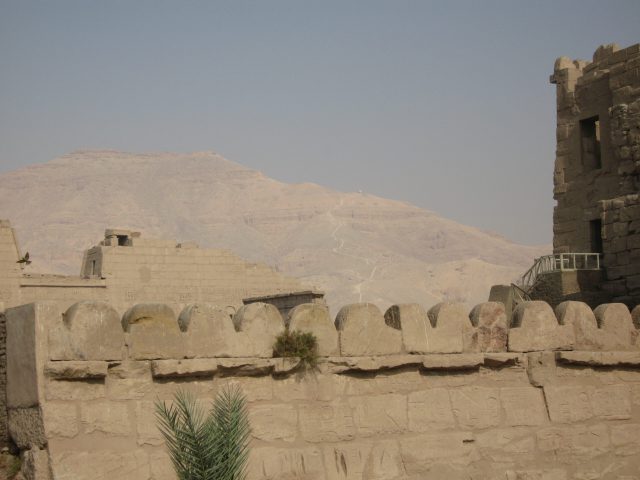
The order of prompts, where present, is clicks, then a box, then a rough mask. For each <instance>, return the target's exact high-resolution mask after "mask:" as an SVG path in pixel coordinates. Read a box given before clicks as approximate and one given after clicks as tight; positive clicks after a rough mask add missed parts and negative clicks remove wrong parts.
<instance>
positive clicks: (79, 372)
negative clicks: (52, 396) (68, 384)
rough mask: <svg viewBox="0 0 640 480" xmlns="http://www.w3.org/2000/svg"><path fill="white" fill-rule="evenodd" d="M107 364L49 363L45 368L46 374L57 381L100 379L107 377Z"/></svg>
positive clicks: (93, 362)
mask: <svg viewBox="0 0 640 480" xmlns="http://www.w3.org/2000/svg"><path fill="white" fill-rule="evenodd" d="M107 366H108V364H107V362H101V361H86V362H79V361H67V362H48V363H47V365H46V366H45V368H44V372H45V374H46V375H47V376H48V377H50V378H55V379H58V380H60V379H67V380H70V379H75V380H82V379H85V380H86V379H99V378H104V377H106V376H107Z"/></svg>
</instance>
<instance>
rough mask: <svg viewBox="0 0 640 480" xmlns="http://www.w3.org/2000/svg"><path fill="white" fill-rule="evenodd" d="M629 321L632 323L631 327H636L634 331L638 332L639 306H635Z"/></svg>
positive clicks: (639, 324) (639, 325) (639, 323)
mask: <svg viewBox="0 0 640 480" xmlns="http://www.w3.org/2000/svg"><path fill="white" fill-rule="evenodd" d="M631 320H632V321H633V326H634V327H636V330H640V305H636V306H635V308H634V309H633V310H632V311H631Z"/></svg>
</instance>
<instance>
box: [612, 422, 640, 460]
mask: <svg viewBox="0 0 640 480" xmlns="http://www.w3.org/2000/svg"><path fill="white" fill-rule="evenodd" d="M611 444H612V445H613V446H614V447H615V451H616V454H617V455H625V456H627V455H629V456H632V455H633V456H637V455H638V452H639V451H640V424H638V423H630V424H627V425H612V426H611Z"/></svg>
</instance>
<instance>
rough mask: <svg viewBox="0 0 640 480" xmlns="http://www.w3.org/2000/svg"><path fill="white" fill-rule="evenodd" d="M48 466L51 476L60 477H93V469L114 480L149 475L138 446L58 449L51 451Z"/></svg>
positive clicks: (92, 479)
mask: <svg viewBox="0 0 640 480" xmlns="http://www.w3.org/2000/svg"><path fill="white" fill-rule="evenodd" d="M51 467H52V468H51V469H52V470H53V472H54V478H56V479H61V480H63V479H64V480H66V479H73V480H96V472H108V473H109V477H110V478H113V479H116V478H117V479H118V480H141V479H148V478H149V459H148V457H147V454H146V453H145V452H144V451H142V450H135V451H133V452H129V451H109V450H93V451H67V452H61V453H56V454H52V455H51Z"/></svg>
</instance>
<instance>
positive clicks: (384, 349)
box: [335, 303, 402, 357]
mask: <svg viewBox="0 0 640 480" xmlns="http://www.w3.org/2000/svg"><path fill="white" fill-rule="evenodd" d="M335 326H336V329H337V330H338V332H339V342H340V354H341V355H343V356H346V357H356V356H361V355H392V354H397V353H400V352H401V351H402V334H401V332H400V331H399V330H397V329H395V328H392V327H389V326H388V325H387V324H386V323H385V319H384V317H383V316H382V312H380V309H378V307H376V306H375V305H373V304H372V303H353V304H351V305H346V306H344V307H342V308H341V309H340V311H339V312H338V315H337V316H336V320H335Z"/></svg>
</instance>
